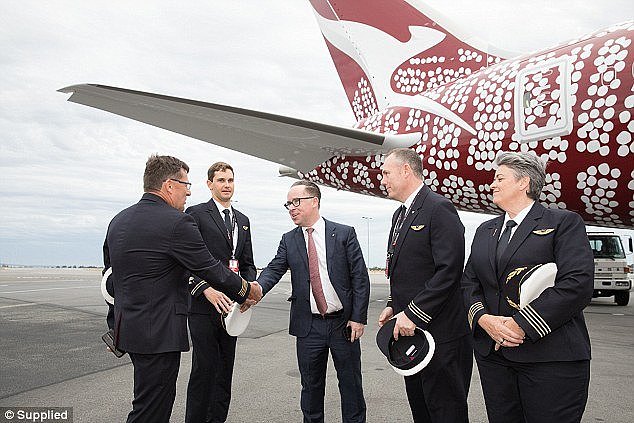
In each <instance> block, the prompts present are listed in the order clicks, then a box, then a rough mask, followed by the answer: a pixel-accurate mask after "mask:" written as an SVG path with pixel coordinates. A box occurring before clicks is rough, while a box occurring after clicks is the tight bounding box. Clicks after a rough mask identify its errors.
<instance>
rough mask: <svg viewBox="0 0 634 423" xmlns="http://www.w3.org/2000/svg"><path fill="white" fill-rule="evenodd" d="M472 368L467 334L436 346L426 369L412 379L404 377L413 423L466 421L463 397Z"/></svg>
mask: <svg viewBox="0 0 634 423" xmlns="http://www.w3.org/2000/svg"><path fill="white" fill-rule="evenodd" d="M472 369H473V348H472V345H471V336H470V335H466V336H463V337H461V338H458V339H455V340H453V341H449V342H444V343H442V344H436V351H435V352H434V356H433V358H432V359H431V361H430V362H429V364H428V365H427V367H425V368H424V369H423V370H421V371H420V372H418V373H417V374H415V375H413V376H405V390H406V391H407V400H408V401H409V407H410V409H411V410H412V417H413V418H414V422H415V423H428V422H435V423H445V422H447V423H453V422H468V421H469V412H468V409H467V395H468V394H469V385H470V384H471V371H472Z"/></svg>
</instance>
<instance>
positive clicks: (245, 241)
mask: <svg viewBox="0 0 634 423" xmlns="http://www.w3.org/2000/svg"><path fill="white" fill-rule="evenodd" d="M185 213H188V214H189V215H190V216H191V217H193V218H194V220H195V221H196V225H197V226H198V230H199V231H200V234H201V235H202V237H203V241H205V245H206V246H207V249H208V250H209V252H210V253H211V255H212V256H214V257H215V258H217V259H218V260H220V262H221V263H222V264H224V265H225V266H228V264H229V260H230V259H231V252H232V251H233V245H232V243H231V241H230V240H229V236H228V235H227V229H226V227H225V223H224V217H223V216H220V211H219V210H218V207H217V206H216V203H215V202H214V200H213V199H210V200H209V201H208V202H206V203H201V204H197V205H195V206H192V207H189V208H188V209H187V210H185ZM233 213H234V214H235V217H236V223H237V228H236V234H237V236H238V242H237V245H236V251H235V257H236V259H237V260H238V262H239V263H240V275H241V276H242V277H243V278H244V279H245V280H247V281H253V280H255V277H256V276H257V269H256V268H255V264H253V248H252V247H251V225H250V223H249V218H247V217H246V216H245V215H244V214H242V213H240V212H239V211H238V210H236V209H235V208H233ZM199 280H200V279H199V278H195V283H194V285H193V286H191V288H192V289H191V294H192V295H191V296H190V303H189V312H190V313H202V314H212V313H218V312H217V311H216V309H215V308H214V306H213V305H212V304H211V303H210V302H209V301H208V300H207V299H206V298H205V296H204V295H199V292H198V291H199V290H200V288H199V289H198V290H197V289H196V287H198V281H199Z"/></svg>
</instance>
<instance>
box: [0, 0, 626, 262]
mask: <svg viewBox="0 0 634 423" xmlns="http://www.w3.org/2000/svg"><path fill="white" fill-rule="evenodd" d="M386 1H387V0H386ZM425 1H426V3H428V4H430V5H431V6H433V7H435V8H436V9H437V10H438V11H440V12H441V13H442V14H444V15H445V16H448V17H450V19H451V20H452V21H453V22H454V23H455V24H457V25H458V26H459V27H461V28H463V29H464V31H465V32H467V33H471V34H474V35H476V36H478V37H479V38H481V39H483V40H485V41H487V42H488V43H489V44H492V45H494V46H496V47H499V48H503V49H506V50H512V51H518V52H523V51H531V50H536V49H541V48H545V47H550V46H552V45H554V44H557V43H559V42H562V41H566V40H568V39H570V38H574V37H577V36H580V35H583V34H584V33H587V32H590V31H593V30H595V29H599V28H602V27H605V26H608V25H610V24H613V23H616V22H620V21H624V20H627V19H632V18H633V17H634V6H633V5H632V2H631V0H605V1H602V2H599V1H596V0H587V1H586V0H583V1H581V0H579V1H567V0H558V1H552V0H549V1H546V0H531V1H528V0H527V1H524V2H509V1H508V0H486V1H484V0H483V1H477V0H476V1H473V0H471V1H451V0H425ZM511 5H512V6H511ZM441 23H442V22H441ZM79 83H100V84H106V85H114V86H119V87H125V88H130V89H136V90H141V91H150V92H157V93H161V94H167V95H173V96H178V97H185V98H191V99H197V100H202V101H209V102H214V103H221V104H228V105H232V106H238V107H243V108H249V109H255V110H262V111H267V112H271V113H277V114H282V115H288V116H293V117H298V118H303V119H309V120H315V121H319V122H324V123H330V124H337V125H346V126H351V125H352V124H353V115H352V112H351V110H350V107H349V105H348V103H347V101H346V99H345V95H344V92H343V88H342V87H341V84H340V82H339V79H338V77H337V74H336V72H335V69H334V66H333V65H332V62H331V60H330V56H329V55H328V52H327V49H326V46H325V44H324V42H323V39H322V37H321V34H320V32H319V29H318V27H317V24H316V21H315V19H314V17H313V14H312V10H311V8H310V5H309V3H308V1H307V0H267V1H262V0H226V1H225V0H213V1H187V2H167V1H134V2H130V1H111V0H110V1H89V0H83V1H79V0H77V1H54V2H42V1H25V0H20V1H13V0H3V1H2V2H0V99H1V101H0V133H1V134H2V135H1V136H2V139H1V140H0V145H1V148H2V149H1V155H0V174H1V175H2V176H1V177H0V178H1V179H0V182H1V184H0V187H1V188H0V194H1V197H2V200H1V201H0V216H1V219H0V262H3V263H13V264H51V265H57V264H59V265H63V264H67V265H71V264H77V265H99V264H101V246H102V244H103V238H104V234H105V230H106V228H107V225H108V222H109V221H110V219H111V218H112V217H113V216H114V215H115V214H116V213H117V212H118V211H119V210H121V209H122V208H124V207H127V206H128V205H130V204H132V203H134V202H136V201H138V199H139V197H140V195H141V194H142V181H141V179H142V174H143V168H144V165H145V161H146V159H147V157H148V156H149V155H150V154H152V153H159V154H170V155H174V156H177V157H179V158H180V159H182V160H184V161H185V162H187V163H188V164H189V165H190V167H191V172H190V175H189V177H190V180H191V181H192V182H193V183H194V185H193V188H192V196H191V197H190V198H189V200H188V205H193V204H197V203H200V202H203V201H207V200H208V198H209V191H208V190H207V188H206V185H205V182H204V181H205V179H206V169H207V167H208V166H209V165H210V164H211V163H212V162H214V161H217V160H224V161H228V162H229V163H231V164H232V165H233V166H234V168H235V171H236V194H235V197H234V198H235V200H237V203H236V204H235V206H236V207H237V208H238V209H240V210H242V211H243V212H244V213H246V214H247V215H248V216H249V217H250V218H251V226H252V231H253V240H254V253H255V261H256V264H257V265H258V266H264V265H266V263H268V261H269V260H270V259H271V258H272V256H273V255H274V253H275V250H276V248H277V244H278V242H279V239H280V236H281V234H282V233H283V232H285V231H287V230H289V229H291V228H292V226H293V225H292V222H291V221H290V219H289V218H288V215H287V213H286V211H285V210H284V209H283V208H282V206H281V204H282V203H283V202H284V201H285V197H286V191H287V189H288V187H289V185H290V184H291V183H292V182H293V180H291V179H288V178H280V177H277V170H278V168H279V166H278V165H277V164H275V163H271V162H267V161H264V160H260V159H255V158H252V157H249V156H246V155H243V154H240V153H235V152H232V151H230V150H226V149H223V148H220V147H216V146H213V145H210V144H207V143H204V142H201V141H197V140H193V139H190V138H187V137H184V136H181V135H177V134H173V133H171V132H167V131H164V130H161V129H157V128H153V127H151V126H148V125H145V124H141V123H138V122H134V121H131V120H128V119H125V118H122V117H118V116H115V115H111V114H108V113H106V112H103V111H99V110H96V109H91V108H88V107H84V106H80V105H77V104H72V103H69V102H67V101H66V98H67V95H66V94H61V93H57V92H56V90H57V89H59V88H62V87H65V86H68V85H73V84H79ZM395 207H396V204H395V203H394V202H392V201H389V200H380V199H373V198H368V197H364V196H361V195H358V194H350V193H342V192H336V191H335V190H333V189H324V192H323V202H322V215H323V216H325V217H327V218H330V219H333V220H336V221H339V222H342V223H346V224H350V225H353V226H355V227H356V228H357V233H358V235H359V240H360V242H361V245H362V248H363V250H364V253H365V256H366V260H367V259H368V254H367V242H368V238H367V236H368V232H367V223H368V220H363V219H362V216H367V217H371V218H372V220H370V221H369V223H370V263H371V265H373V266H379V265H382V264H383V263H384V256H385V253H384V251H385V244H386V238H387V232H388V230H389V219H390V216H391V214H392V211H393V210H394V209H395ZM461 216H462V219H463V222H464V224H465V226H466V227H467V239H468V243H470V238H471V237H472V236H473V232H474V231H475V228H476V227H477V225H478V224H479V223H481V222H482V221H484V220H486V219H488V218H490V217H489V216H485V215H475V214H469V213H461ZM630 233H631V231H630Z"/></svg>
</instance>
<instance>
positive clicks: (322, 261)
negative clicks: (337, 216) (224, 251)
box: [258, 181, 370, 423]
mask: <svg viewBox="0 0 634 423" xmlns="http://www.w3.org/2000/svg"><path fill="white" fill-rule="evenodd" d="M320 202H321V192H320V190H319V187H318V186H317V185H315V184H314V183H312V182H309V181H298V182H296V183H294V184H293V185H292V186H291V189H290V190H289V192H288V195H287V202H286V204H284V206H285V207H286V208H287V209H288V211H289V214H290V216H291V219H292V220H293V223H295V224H296V225H297V228H295V229H293V230H292V231H290V232H287V233H285V234H284V235H283V236H282V240H281V241H280V245H279V247H278V249H277V254H276V256H275V258H274V259H273V260H272V261H271V262H270V263H269V265H268V266H267V267H266V269H264V270H263V271H262V273H261V274H260V277H259V278H258V283H259V284H260V285H261V286H262V291H263V293H267V292H269V291H270V290H271V288H273V286H275V284H277V283H278V282H279V281H280V279H281V278H282V276H284V274H285V273H286V271H287V270H288V269H290V271H291V286H292V292H291V296H290V298H289V301H290V302H291V311H290V325H289V333H290V334H291V335H293V336H296V337H297V341H296V346H297V362H298V364H299V371H300V375H301V383H302V393H301V401H300V403H301V409H302V413H303V414H304V422H323V421H324V392H325V387H326V367H327V363H328V351H330V353H331V354H332V359H333V362H334V364H335V369H336V371H337V379H338V380H339V393H340V395H341V414H342V421H343V422H346V423H352V422H365V421H366V406H365V400H364V398H363V386H362V380H361V347H360V345H359V338H361V336H362V335H363V331H364V326H365V324H366V323H367V313H368V301H369V295H370V280H369V277H368V272H367V269H366V267H365V262H364V260H363V255H362V253H361V247H360V246H359V241H358V240H357V236H356V234H355V231H354V228H352V227H350V226H345V225H341V224H338V223H334V222H331V221H329V220H326V219H322V218H321V217H320V215H319V205H320Z"/></svg>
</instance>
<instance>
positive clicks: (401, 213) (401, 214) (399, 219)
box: [392, 205, 407, 245]
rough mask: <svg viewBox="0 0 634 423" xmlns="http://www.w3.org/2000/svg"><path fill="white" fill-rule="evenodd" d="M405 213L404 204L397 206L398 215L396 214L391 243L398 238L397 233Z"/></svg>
mask: <svg viewBox="0 0 634 423" xmlns="http://www.w3.org/2000/svg"><path fill="white" fill-rule="evenodd" d="M405 213H407V209H406V208H405V205H402V206H401V207H399V210H398V216H396V223H395V224H394V231H393V232H392V244H394V245H396V241H397V239H398V234H399V232H400V231H401V226H403V221H405Z"/></svg>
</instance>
